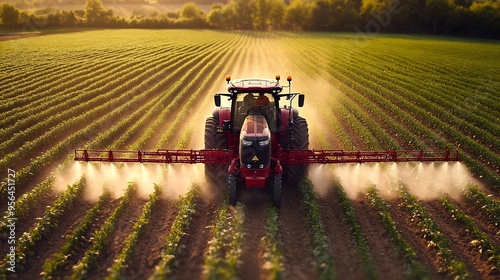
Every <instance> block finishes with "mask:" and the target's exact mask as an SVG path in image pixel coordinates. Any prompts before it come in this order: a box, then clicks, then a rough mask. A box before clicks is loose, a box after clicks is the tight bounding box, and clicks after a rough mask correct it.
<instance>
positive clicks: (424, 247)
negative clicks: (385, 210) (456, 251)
mask: <svg viewBox="0 0 500 280" xmlns="http://www.w3.org/2000/svg"><path fill="white" fill-rule="evenodd" d="M401 203H402V202H401V200H400V199H395V200H392V201H389V204H390V205H392V206H391V207H390V208H389V211H390V212H391V215H392V217H393V219H394V220H395V222H396V223H397V224H398V229H399V231H400V232H401V235H402V236H403V238H404V239H405V240H406V241H407V242H408V244H410V246H412V247H413V248H414V249H415V251H416V253H417V256H418V260H419V261H420V263H421V264H422V265H424V266H425V267H426V268H427V270H428V272H429V276H430V278H431V279H436V278H443V277H445V276H446V273H445V272H444V271H442V270H441V268H440V266H439V265H440V264H439V260H438V256H437V255H436V250H434V249H433V248H431V247H429V246H428V244H427V240H426V239H425V238H424V237H423V236H422V232H421V230H420V229H419V228H418V226H417V224H416V221H415V219H414V217H412V216H411V214H410V213H409V212H408V211H406V210H405V209H403V208H402V207H404V206H402V205H401ZM448 277H449V276H448Z"/></svg>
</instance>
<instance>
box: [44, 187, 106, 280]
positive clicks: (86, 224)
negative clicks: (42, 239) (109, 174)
mask: <svg viewBox="0 0 500 280" xmlns="http://www.w3.org/2000/svg"><path fill="white" fill-rule="evenodd" d="M110 197H111V195H110V193H109V192H105V193H104V194H103V195H101V196H100V197H99V200H98V201H97V203H96V204H95V205H94V206H93V207H92V208H91V209H90V210H89V211H88V213H87V214H86V215H85V217H84V218H83V219H82V221H81V222H80V223H79V225H78V227H77V228H76V229H75V230H74V231H73V233H71V234H69V235H67V236H66V242H65V243H64V245H63V246H62V247H61V248H60V249H59V250H58V252H57V253H56V254H55V255H54V256H53V257H51V258H50V259H49V260H47V261H45V263H44V264H43V272H42V273H41V276H42V277H43V278H44V279H52V278H53V277H54V276H55V274H56V273H57V272H58V271H60V269H61V268H62V267H63V266H64V265H66V264H67V260H68V256H69V255H72V254H74V253H75V250H76V246H77V244H78V243H79V242H81V239H82V238H83V235H84V233H85V232H86V231H87V230H89V229H90V227H91V226H92V224H93V223H94V222H95V219H96V217H97V215H98V214H99V212H100V211H101V210H102V208H103V206H104V205H105V204H106V203H107V202H108V200H109V199H110Z"/></svg>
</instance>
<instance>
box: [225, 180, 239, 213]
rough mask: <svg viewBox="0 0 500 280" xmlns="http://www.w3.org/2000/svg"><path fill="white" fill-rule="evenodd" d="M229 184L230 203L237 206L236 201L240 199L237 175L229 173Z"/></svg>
mask: <svg viewBox="0 0 500 280" xmlns="http://www.w3.org/2000/svg"><path fill="white" fill-rule="evenodd" d="M227 184H228V186H229V204H231V205H232V206H236V203H237V201H238V192H237V188H238V180H237V178H236V175H234V174H229V178H228V180H227Z"/></svg>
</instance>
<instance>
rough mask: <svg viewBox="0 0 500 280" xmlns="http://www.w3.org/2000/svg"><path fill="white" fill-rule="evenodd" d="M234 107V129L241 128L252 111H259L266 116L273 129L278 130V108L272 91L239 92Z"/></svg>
mask: <svg viewBox="0 0 500 280" xmlns="http://www.w3.org/2000/svg"><path fill="white" fill-rule="evenodd" d="M234 104H235V107H234V110H233V111H234V124H233V129H234V131H239V130H241V126H242V125H243V121H245V117H246V116H248V113H249V112H250V111H254V113H255V111H258V112H260V113H261V114H262V115H263V116H264V117H266V119H267V122H268V123H269V126H270V128H271V131H273V132H276V131H277V130H278V126H277V121H276V108H275V102H274V97H273V95H272V94H270V93H265V94H264V93H260V94H259V93H242V94H238V95H237V97H236V100H235V103H234Z"/></svg>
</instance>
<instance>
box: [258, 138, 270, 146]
mask: <svg viewBox="0 0 500 280" xmlns="http://www.w3.org/2000/svg"><path fill="white" fill-rule="evenodd" d="M259 145H261V146H267V145H269V139H267V140H264V141H259Z"/></svg>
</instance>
